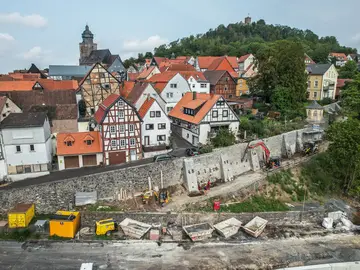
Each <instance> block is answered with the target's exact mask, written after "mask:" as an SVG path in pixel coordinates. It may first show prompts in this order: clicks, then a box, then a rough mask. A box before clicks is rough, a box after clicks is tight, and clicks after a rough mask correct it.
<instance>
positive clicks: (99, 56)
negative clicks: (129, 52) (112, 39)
mask: <svg viewBox="0 0 360 270" xmlns="http://www.w3.org/2000/svg"><path fill="white" fill-rule="evenodd" d="M117 58H120V56H119V55H118V54H111V52H110V50H109V49H104V50H94V51H92V52H91V53H90V55H89V56H88V57H86V58H84V59H83V60H82V61H81V65H93V64H96V63H103V64H105V65H108V66H111V65H112V63H113V62H114V61H115V60H116V59H117ZM120 61H121V58H120Z"/></svg>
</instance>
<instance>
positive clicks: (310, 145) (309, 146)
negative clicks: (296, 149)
mask: <svg viewBox="0 0 360 270" xmlns="http://www.w3.org/2000/svg"><path fill="white" fill-rule="evenodd" d="M318 150H319V147H318V145H317V143H315V142H307V143H305V144H304V149H303V153H304V155H305V156H308V155H312V154H315V153H316V152H318Z"/></svg>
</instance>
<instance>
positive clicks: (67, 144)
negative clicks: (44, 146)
mask: <svg viewBox="0 0 360 270" xmlns="http://www.w3.org/2000/svg"><path fill="white" fill-rule="evenodd" d="M65 144H66V146H72V145H73V142H72V141H67V142H65Z"/></svg>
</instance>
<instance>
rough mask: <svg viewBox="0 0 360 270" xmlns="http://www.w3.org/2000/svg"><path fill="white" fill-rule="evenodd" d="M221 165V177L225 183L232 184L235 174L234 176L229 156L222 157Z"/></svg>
mask: <svg viewBox="0 0 360 270" xmlns="http://www.w3.org/2000/svg"><path fill="white" fill-rule="evenodd" d="M220 159H221V163H220V168H221V176H222V179H223V181H224V182H230V181H233V180H234V174H233V170H232V167H233V166H232V165H231V164H230V158H229V157H228V155H226V154H225V155H224V154H222V155H221V157H220Z"/></svg>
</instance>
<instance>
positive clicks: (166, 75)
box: [148, 71, 178, 83]
mask: <svg viewBox="0 0 360 270" xmlns="http://www.w3.org/2000/svg"><path fill="white" fill-rule="evenodd" d="M177 73H178V72H175V71H165V72H163V73H159V74H155V75H154V76H152V77H151V78H149V79H148V81H149V82H166V83H167V82H169V81H170V80H171V79H172V78H173V77H174V76H175V75H176V74H177Z"/></svg>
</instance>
